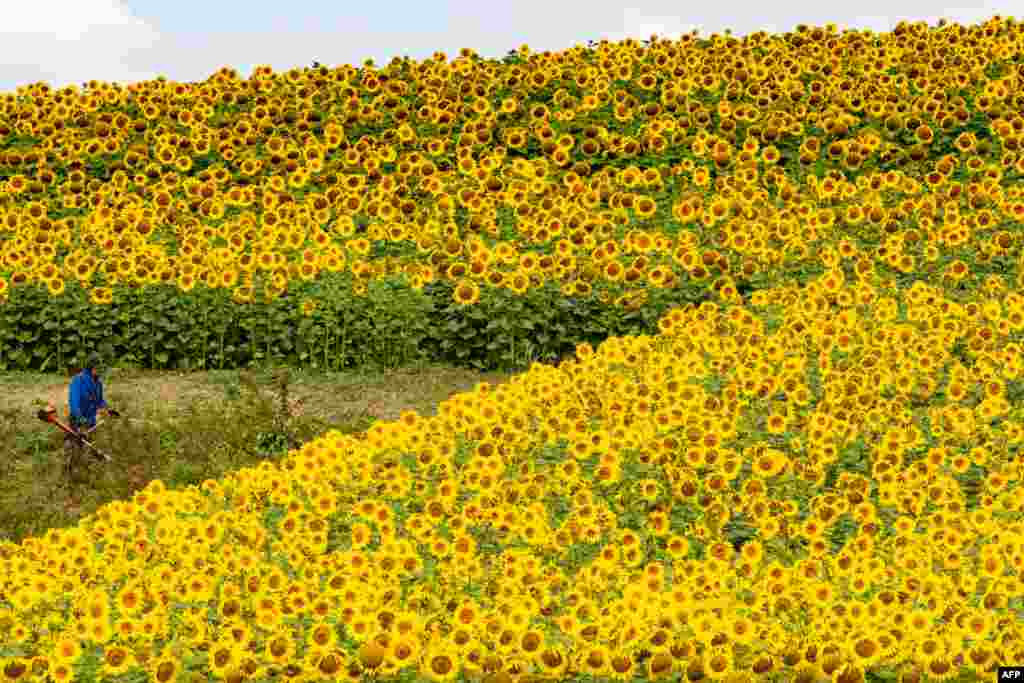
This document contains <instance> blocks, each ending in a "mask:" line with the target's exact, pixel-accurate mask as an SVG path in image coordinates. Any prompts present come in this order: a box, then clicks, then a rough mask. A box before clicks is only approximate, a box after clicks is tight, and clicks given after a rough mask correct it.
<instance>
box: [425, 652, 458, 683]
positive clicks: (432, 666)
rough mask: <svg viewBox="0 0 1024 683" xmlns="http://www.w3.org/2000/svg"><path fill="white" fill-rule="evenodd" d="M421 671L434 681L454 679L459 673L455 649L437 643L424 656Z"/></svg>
mask: <svg viewBox="0 0 1024 683" xmlns="http://www.w3.org/2000/svg"><path fill="white" fill-rule="evenodd" d="M421 671H422V673H423V674H425V675H426V676H427V677H428V678H429V679H430V680H433V681H450V680H452V679H454V678H455V676H456V675H458V668H457V667H456V660H455V654H454V651H453V650H452V649H451V647H450V646H449V645H446V644H437V645H435V646H434V648H433V649H432V650H430V651H428V652H427V653H426V654H425V655H424V656H423V664H422V665H421Z"/></svg>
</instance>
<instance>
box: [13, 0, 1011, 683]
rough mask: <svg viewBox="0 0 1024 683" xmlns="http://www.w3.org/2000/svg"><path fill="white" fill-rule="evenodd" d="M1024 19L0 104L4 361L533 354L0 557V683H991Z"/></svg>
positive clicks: (1007, 646) (998, 625)
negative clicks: (522, 365) (378, 350)
mask: <svg viewBox="0 0 1024 683" xmlns="http://www.w3.org/2000/svg"><path fill="white" fill-rule="evenodd" d="M1021 112H1024V27H1022V26H1021V25H1020V24H1018V23H1016V22H1015V21H1014V20H1013V19H1012V18H1004V17H999V16H996V17H993V18H991V19H990V20H988V21H986V22H984V23H981V24H978V25H973V26H961V25H957V24H948V23H944V22H940V25H939V26H928V25H927V24H925V23H923V22H919V23H906V22H904V23H901V24H899V25H898V26H897V27H896V28H895V29H894V30H893V31H892V32H889V33H884V34H875V33H872V32H870V31H852V30H848V31H843V32H840V31H838V30H837V29H836V27H835V26H832V25H828V26H824V27H811V26H798V27H797V28H796V30H794V31H792V32H789V33H785V34H768V33H765V32H757V33H753V34H751V35H748V36H746V37H744V38H742V39H739V38H735V37H733V36H731V35H729V34H728V33H727V34H726V35H719V34H715V35H713V36H711V37H710V38H707V39H703V38H698V37H696V36H683V37H682V38H680V39H678V40H673V41H664V40H659V39H657V38H656V37H652V39H651V40H649V41H635V40H626V41H623V42H619V43H609V42H606V41H603V42H600V43H590V44H588V45H586V46H582V45H580V46H575V47H572V48H569V49H566V50H564V51H560V52H544V53H535V52H532V51H531V50H530V49H529V48H528V47H526V46H523V47H522V48H520V49H519V50H516V51H513V52H510V53H509V55H508V56H507V57H505V58H504V59H501V60H487V59H482V58H480V57H479V56H478V55H477V54H476V53H475V52H473V51H472V50H470V49H464V50H462V51H461V53H460V54H459V56H458V57H457V58H456V59H453V60H451V61H449V59H448V58H447V56H446V55H444V54H442V53H437V54H435V55H434V56H433V57H432V58H431V59H426V60H424V61H421V62H414V61H411V60H408V59H404V60H403V59H395V60H393V61H392V62H391V63H389V64H388V65H387V66H385V67H377V66H375V65H373V64H372V63H366V64H364V65H363V66H362V67H359V68H356V67H352V66H342V67H337V68H328V67H323V66H316V67H314V68H306V69H293V70H291V71H288V72H286V73H282V74H275V73H273V72H272V70H270V69H269V68H264V67H261V68H257V69H256V70H255V73H254V74H253V75H252V76H251V77H250V78H249V79H245V80H243V79H240V78H239V77H238V75H237V73H236V72H234V71H233V70H231V69H227V68H225V69H222V70H220V71H218V72H217V73H216V74H214V75H213V76H212V77H210V78H209V79H208V80H206V81H205V82H202V83H190V84H183V83H174V82H169V81H166V80H155V81H150V82H145V83H138V84H134V85H130V86H117V85H111V84H106V83H89V84H88V87H87V88H86V89H84V90H81V91H80V90H77V89H74V88H65V89H61V90H56V91H55V90H53V89H51V88H49V87H47V86H46V85H45V84H36V85H33V86H30V87H25V88H23V89H21V90H19V91H18V92H17V93H8V94H5V95H3V96H2V98H0V179H2V181H0V297H2V298H3V303H2V304H0V369H25V368H34V369H39V368H46V367H63V366H65V365H67V364H69V363H74V362H76V361H77V360H78V358H77V356H76V355H75V354H76V353H77V351H74V350H73V349H76V348H78V345H79V343H80V342H81V341H82V340H87V341H88V342H89V343H95V344H100V343H102V344H105V345H106V347H107V348H108V349H109V351H110V353H113V354H114V355H115V357H118V358H122V359H124V358H132V359H136V360H138V361H139V362H143V363H148V364H150V365H151V366H152V367H211V366H214V365H217V366H221V367H224V366H228V367H232V366H239V365H245V364H247V363H251V362H255V361H260V360H268V359H271V360H277V361H284V362H288V363H295V364H300V365H312V366H315V367H324V368H334V367H344V366H345V365H346V364H352V363H354V362H356V361H355V360H354V359H355V358H358V357H360V356H359V353H360V352H359V345H360V344H361V343H364V342H365V340H366V339H367V337H368V336H375V337H380V338H382V339H386V340H387V345H386V347H387V348H388V349H389V351H388V354H389V357H390V358H391V359H392V361H393V362H402V361H403V359H408V358H410V357H413V356H416V355H426V356H428V357H431V358H434V359H449V360H457V361H459V362H464V363H466V364H475V365H476V366H478V367H494V366H496V365H500V364H502V363H509V362H512V361H513V360H514V359H515V358H519V357H521V356H522V355H523V354H525V356H526V357H528V358H529V357H530V356H532V357H533V358H534V359H536V358H542V357H544V356H545V355H546V354H555V355H557V354H559V353H561V352H562V351H564V350H566V349H567V348H568V349H570V350H571V351H572V353H571V357H569V358H568V359H566V360H564V361H563V362H561V363H560V364H558V365H557V366H553V365H548V364H544V363H540V362H532V363H529V364H528V370H527V371H526V372H523V373H521V374H518V375H516V376H515V377H514V378H513V379H512V380H511V381H509V382H508V383H507V384H502V385H498V386H491V385H488V384H486V383H482V384H479V385H478V386H477V387H476V388H475V389H474V390H473V391H470V392H467V393H463V394H458V395H456V396H454V397H452V398H450V399H448V400H447V401H445V402H443V403H441V404H440V405H439V406H438V412H437V415H436V416H430V417H424V416H422V415H419V414H418V413H416V412H412V411H406V412H404V413H403V414H402V415H401V417H400V419H398V420H395V421H381V422H377V423H375V424H374V425H373V426H372V427H371V428H370V429H369V430H367V431H366V432H365V433H364V434H360V435H344V434H341V433H340V432H337V431H332V432H328V433H326V434H324V435H322V436H321V437H319V438H317V439H315V440H313V441H311V442H308V443H306V444H304V445H303V446H302V447H301V448H299V449H297V450H295V451H293V452H291V453H290V454H289V455H288V456H287V457H286V458H285V459H284V460H283V461H282V462H281V463H280V464H274V463H270V462H265V463H262V464H261V465H260V466H258V467H255V468H246V469H241V470H238V471H236V472H233V473H232V474H231V475H229V476H226V477H224V478H223V479H220V480H216V481H215V480H208V481H206V482H204V483H203V484H202V485H201V486H198V487H189V488H187V489H180V490H175V489H169V488H167V487H166V486H165V485H164V484H163V483H162V482H161V481H153V482H152V483H150V484H149V485H148V487H146V488H145V489H144V490H142V491H140V492H138V493H137V494H136V495H135V496H134V497H133V498H132V499H131V500H125V501H118V502H114V503H111V504H109V505H107V506H106V507H104V508H102V509H101V510H100V511H99V512H97V513H96V514H94V515H91V516H89V517H87V518H86V519H84V520H83V521H82V522H81V523H80V524H79V525H78V526H76V527H70V528H63V529H52V530H50V531H49V533H47V534H45V535H44V536H43V537H38V538H29V539H26V540H24V541H23V542H20V543H17V544H15V543H10V542H6V543H0V563H2V572H0V643H2V645H0V681H52V682H55V683H64V682H70V681H82V682H92V681H123V682H125V683H128V682H132V681H156V682H157V683H172V682H179V681H181V682H188V683H191V682H193V681H195V682H198V681H213V680H217V681H230V682H232V683H242V682H243V681H253V682H263V681H290V682H296V683H297V682H300V681H301V682H303V683H305V682H309V683H313V682H316V681H339V680H348V681H362V680H370V679H374V680H376V679H380V680H401V681H418V680H434V681H450V680H454V681H488V682H494V683H497V682H503V683H509V682H518V683H525V682H527V681H530V682H531V683H536V682H540V681H567V680H572V681H595V682H596V681H609V680H618V681H636V680H653V679H664V680H685V681H729V682H740V681H780V682H781V681H786V682H792V681H797V682H799V683H817V682H819V681H833V682H842V683H857V682H860V681H882V680H885V681H903V682H907V683H909V682H911V681H950V680H956V681H988V680H992V678H993V677H994V673H993V672H994V671H995V669H996V667H997V666H999V665H1011V664H1017V665H1019V664H1024V486H1022V483H1021V482H1022V478H1024V467H1022V465H1021V457H1020V446H1021V443H1022V442H1024V406H1022V404H1021V397H1022V396H1024V349H1022V336H1024V335H1022V331H1024V294H1022V293H1021V290H1022V288H1024V287H1022V285H1024V268H1022V265H1024V264H1022V252H1021V243H1022V240H1024V183H1022V182H1021V181H1022V179H1024V145H1022V140H1024V116H1022V114H1021Z"/></svg>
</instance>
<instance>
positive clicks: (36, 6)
mask: <svg viewBox="0 0 1024 683" xmlns="http://www.w3.org/2000/svg"><path fill="white" fill-rule="evenodd" d="M4 5H5V6H4V8H3V21H2V23H0V92H9V91H13V90H15V89H17V88H18V87H19V86H24V85H29V84H32V83H38V82H40V81H43V82H46V83H49V84H50V85H51V86H53V87H55V88H60V87H63V86H65V85H69V84H77V85H82V84H84V83H85V82H86V81H89V80H93V79H95V80H101V81H108V82H118V83H124V84H127V83H133V82H138V81H145V80H151V79H154V78H157V77H158V76H163V77H165V78H167V79H168V80H171V81H181V82H192V81H202V80H205V79H206V78H207V77H208V76H210V75H211V74H212V73H214V72H215V71H217V70H218V69H219V68H221V67H224V66H229V67H233V68H235V69H237V70H238V72H239V74H240V75H241V76H242V77H243V78H245V77H248V76H249V75H250V74H251V73H252V69H253V67H255V66H257V65H260V64H269V65H270V66H272V67H273V68H274V69H275V70H276V71H286V70H288V69H291V68H293V67H303V66H309V65H311V64H312V63H313V61H318V62H320V63H321V64H325V65H328V66H337V65H341V64H356V65H359V64H362V62H363V60H365V59H367V58H372V59H374V60H375V61H376V63H377V64H378V65H384V64H386V63H387V62H388V61H390V59H391V58H392V57H394V56H396V55H398V56H409V57H410V58H413V59H423V58H426V57H429V56H430V55H431V54H432V53H433V52H435V51H437V50H441V51H444V52H445V53H447V54H448V55H449V56H450V57H454V56H456V55H457V53H458V50H459V49H460V48H463V47H470V48H473V49H474V50H476V52H477V53H478V54H480V55H481V56H483V57H489V58H500V57H503V56H505V55H506V54H507V53H508V52H509V50H513V49H516V48H517V47H519V46H520V45H522V44H524V43H525V44H527V45H529V46H530V48H531V49H533V50H535V51H542V50H560V49H566V48H569V47H572V46H573V45H577V44H586V43H587V41H588V40H599V39H601V38H607V39H609V40H621V39H623V38H626V37H634V38H638V39H641V38H647V37H649V36H650V35H651V34H658V35H659V36H663V37H666V38H673V37H676V36H679V35H680V34H683V33H688V32H690V31H691V30H694V29H696V30H698V31H699V32H700V34H701V35H705V36H708V35H711V34H712V33H715V32H719V33H721V32H724V31H725V29H731V30H732V33H733V35H735V36H737V37H740V36H743V35H746V34H748V33H751V32H753V31H758V30H765V31H768V32H772V33H774V32H780V33H782V32H786V31H791V30H793V29H794V28H795V26H796V25H797V24H800V23H803V24H808V25H816V26H823V25H824V24H826V23H829V22H832V23H835V24H836V25H837V26H838V27H839V29H840V30H842V29H844V28H858V29H859V28H869V29H872V30H874V31H877V32H883V31H889V30H891V29H892V28H893V27H894V26H895V25H896V24H897V23H898V22H899V21H901V20H906V21H927V22H928V23H929V24H932V25H934V24H935V23H936V22H937V21H938V20H939V19H940V18H946V19H947V20H949V21H950V22H958V23H961V24H975V23H980V22H982V21H984V20H986V19H988V18H990V17H991V16H993V15H995V14H1000V15H1002V16H1003V17H1009V16H1013V17H1015V18H1017V19H1020V18H1022V17H1021V15H1020V11H1019V10H1018V11H1017V12H1018V13H1017V14H1014V9H1013V8H1014V6H1017V7H1020V4H1019V1H1018V0H985V1H977V2H972V1H971V0H961V2H960V3H958V4H957V5H954V6H947V5H943V4H937V3H935V2H934V0H858V1H857V2H852V3H847V2H834V1H833V2H822V1H820V0H819V1H817V2H807V1H798V0H775V1H773V2H763V1H762V2H757V3H754V4H751V3H750V0H714V1H712V2H699V3H689V2H683V1H681V0H673V1H672V2H669V1H667V0H651V1H640V0H634V1H633V2H630V3H628V4H619V3H615V2H605V1H603V0H545V1H543V2H542V1H540V0H509V1H505V2H503V1H501V0H490V1H488V2H478V1H477V0H406V1H404V2H402V1H398V0H371V1H370V2H350V1H348V0H291V1H289V2H282V1H281V0H273V1H271V0H244V1H238V0H121V1H118V0H20V1H18V2H7V3H4Z"/></svg>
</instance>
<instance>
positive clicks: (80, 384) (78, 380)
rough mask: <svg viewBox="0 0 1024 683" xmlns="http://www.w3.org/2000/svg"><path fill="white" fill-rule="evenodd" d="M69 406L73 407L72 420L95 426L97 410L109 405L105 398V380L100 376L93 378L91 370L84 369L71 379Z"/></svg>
mask: <svg viewBox="0 0 1024 683" xmlns="http://www.w3.org/2000/svg"><path fill="white" fill-rule="evenodd" d="M68 407H70V408H71V420H72V422H76V421H77V422H80V423H82V424H84V426H86V427H95V426H96V412H97V411H98V410H99V409H100V408H106V407H107V402H106V401H104V400H103V382H101V381H100V380H99V378H97V379H93V377H92V372H91V371H89V370H82V371H81V372H80V373H78V374H77V375H75V376H74V378H72V380H71V386H70V387H69V389H68Z"/></svg>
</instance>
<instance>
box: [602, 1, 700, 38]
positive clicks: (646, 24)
mask: <svg viewBox="0 0 1024 683" xmlns="http://www.w3.org/2000/svg"><path fill="white" fill-rule="evenodd" d="M694 29H699V30H703V27H701V26H700V25H699V24H691V23H687V22H684V21H681V20H680V18H679V17H677V16H653V15H648V14H644V13H643V11H642V10H639V9H637V8H635V7H627V8H626V9H624V10H623V11H622V33H620V34H615V33H612V34H607V37H608V39H609V40H621V39H623V38H636V39H638V40H642V39H646V38H650V37H651V35H652V34H653V35H657V36H658V37H659V38H662V39H665V40H676V39H678V38H679V37H680V36H682V35H684V34H686V33H689V32H690V31H692V30H694Z"/></svg>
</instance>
